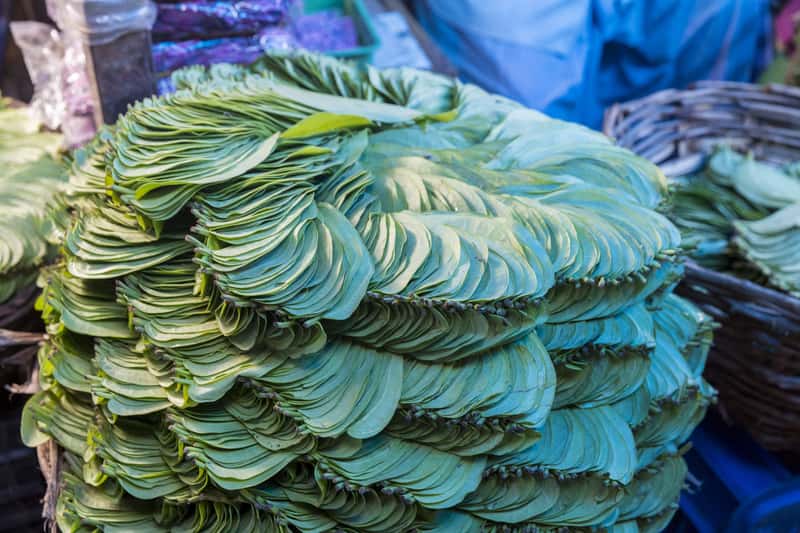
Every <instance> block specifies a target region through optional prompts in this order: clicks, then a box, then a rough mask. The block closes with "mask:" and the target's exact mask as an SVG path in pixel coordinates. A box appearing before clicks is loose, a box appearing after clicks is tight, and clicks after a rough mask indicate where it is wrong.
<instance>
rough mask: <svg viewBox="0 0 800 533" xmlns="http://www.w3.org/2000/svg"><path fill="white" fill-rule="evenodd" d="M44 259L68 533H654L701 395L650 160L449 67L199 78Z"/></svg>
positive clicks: (136, 124)
mask: <svg viewBox="0 0 800 533" xmlns="http://www.w3.org/2000/svg"><path fill="white" fill-rule="evenodd" d="M174 82H175V84H176V86H177V87H178V91H177V92H176V93H174V94H172V95H169V96H164V97H160V98H158V99H152V100H147V101H144V102H142V103H140V104H137V105H135V106H134V107H132V108H131V109H130V111H129V112H128V113H127V114H126V115H125V116H124V117H123V118H122V119H121V120H120V121H119V122H118V124H117V125H116V127H115V129H114V131H113V132H112V134H110V135H105V136H101V137H99V138H98V139H96V141H95V142H94V143H93V144H92V145H91V146H89V147H88V148H87V149H85V150H84V151H83V152H81V153H79V154H77V155H76V157H75V162H74V166H73V168H72V172H71V176H70V183H71V186H70V194H69V196H68V198H67V200H66V203H67V204H68V205H69V206H70V209H71V213H72V220H71V222H70V223H69V224H68V227H67V229H66V231H65V235H64V244H63V250H64V255H63V258H62V261H61V262H60V263H59V264H58V265H56V266H55V267H53V268H50V269H47V270H46V271H44V272H43V274H42V277H41V284H42V286H43V289H44V292H43V295H42V298H41V300H40V307H41V309H42V312H43V317H44V319H45V321H46V322H47V323H48V332H49V339H48V342H47V343H46V344H45V346H43V348H42V350H41V352H40V354H39V360H40V366H41V373H40V375H41V380H42V387H43V389H44V390H43V391H42V392H41V393H39V394H37V395H36V396H35V397H33V398H32V399H31V400H30V402H29V403H28V405H27V407H26V411H25V416H24V420H23V424H22V433H23V436H24V438H25V440H26V442H27V443H28V444H30V445H32V446H33V445H37V444H41V443H43V442H45V441H47V440H48V439H55V441H56V442H57V443H58V444H59V445H60V446H61V447H63V449H64V450H65V473H64V478H63V484H62V487H63V488H62V491H61V494H60V498H59V504H58V523H59V524H60V526H61V527H62V529H64V530H69V531H93V530H101V531H130V530H135V531H329V530H343V531H411V530H418V531H441V532H450V531H452V532H469V531H476V532H477V531H482V530H489V531H495V530H496V531H507V530H511V529H514V530H520V531H533V530H536V529H537V528H540V529H545V530H549V529H558V528H563V527H567V528H570V529H571V530H581V529H587V530H590V529H592V528H596V527H609V528H612V527H613V528H614V531H626V532H627V531H631V532H634V531H640V530H641V531H657V530H660V529H661V528H663V527H664V526H665V524H666V523H667V522H668V521H669V519H670V517H671V516H672V514H673V513H674V508H675V505H676V501H677V498H678V494H679V492H680V490H681V488H682V486H683V483H684V476H685V474H686V467H685V464H684V462H683V460H682V459H681V457H680V455H681V446H682V444H683V442H684V441H685V439H686V438H687V437H688V435H689V433H690V432H691V430H692V428H693V427H694V426H695V425H696V424H697V423H698V422H699V420H700V419H701V418H702V416H703V413H704V411H705V408H706V406H707V404H708V403H709V401H710V400H711V399H712V396H713V391H712V390H711V389H710V388H709V387H708V385H707V384H706V383H705V382H704V381H703V379H702V376H701V373H702V370H703V366H704V364H705V354H706V352H707V350H708V344H709V343H710V336H711V329H710V323H709V321H708V320H707V318H706V317H705V316H704V315H703V314H702V313H701V312H699V311H698V310H697V309H696V308H694V307H693V306H692V305H691V304H689V303H688V302H685V301H683V300H681V299H680V298H678V297H677V296H674V295H673V294H672V293H671V292H672V287H673V285H674V284H675V282H676V281H677V280H678V278H679V277H680V273H681V266H680V263H679V261H678V255H677V251H678V247H679V238H680V236H679V234H678V231H677V229H676V228H675V227H674V226H673V225H672V224H671V223H670V222H669V221H668V220H667V219H666V218H665V217H663V216H662V215H660V214H659V213H658V212H657V211H656V207H658V206H659V204H660V203H661V201H662V197H663V195H664V193H665V191H666V181H665V178H664V177H663V175H662V174H661V173H660V172H659V170H658V169H657V168H656V167H655V166H653V165H651V164H649V163H648V162H646V161H644V160H642V159H640V158H638V157H636V156H635V155H633V154H631V153H630V152H627V151H625V150H623V149H619V148H616V147H614V146H613V145H612V144H611V143H610V142H609V141H608V140H607V139H606V138H605V137H603V136H601V135H599V134H597V133H594V132H592V131H590V130H588V129H585V128H583V127H581V126H577V125H574V124H568V123H564V122H560V121H555V120H551V119H549V118H547V117H545V116H543V115H541V114H539V113H536V112H533V111H530V110H528V109H525V108H523V107H521V106H519V105H518V104H515V103H513V102H511V101H509V100H506V99H503V98H501V97H497V96H494V95H490V94H487V93H485V92H483V91H482V90H480V89H478V88H476V87H474V86H471V85H462V84H460V83H458V82H456V81H454V80H450V79H445V78H441V77H438V76H435V75H432V74H429V73H423V72H417V71H411V70H392V71H378V70H374V69H372V68H366V69H363V70H360V69H358V68H357V67H354V66H350V65H346V64H342V63H338V62H336V61H334V60H331V59H327V58H322V57H316V56H309V55H304V54H300V55H295V56H291V57H273V58H270V59H268V60H266V62H265V63H262V64H258V65H255V66H252V67H249V68H246V69H245V68H241V67H231V66H219V67H213V68H211V69H210V70H206V69H201V68H192V69H189V70H186V71H181V72H179V73H178V74H176V76H175V79H174Z"/></svg>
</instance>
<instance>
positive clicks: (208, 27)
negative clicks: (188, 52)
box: [153, 0, 292, 41]
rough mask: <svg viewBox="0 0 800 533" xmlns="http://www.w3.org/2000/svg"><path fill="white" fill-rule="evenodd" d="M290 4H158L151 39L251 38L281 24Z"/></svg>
mask: <svg viewBox="0 0 800 533" xmlns="http://www.w3.org/2000/svg"><path fill="white" fill-rule="evenodd" d="M291 4H292V0H246V1H233V2H230V1H228V2H218V1H210V0H195V1H187V2H178V3H174V4H159V6H158V16H157V18H156V22H155V24H154V25H153V38H154V39H156V40H170V41H175V40H182V39H190V38H195V37H199V38H204V39H208V38H214V37H230V36H241V35H252V34H254V33H257V32H259V31H260V30H262V29H264V28H265V27H268V26H276V25H282V24H285V23H286V22H287V20H288V18H289V8H290V6H291Z"/></svg>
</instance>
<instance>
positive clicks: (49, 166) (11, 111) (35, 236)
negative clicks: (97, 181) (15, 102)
mask: <svg viewBox="0 0 800 533" xmlns="http://www.w3.org/2000/svg"><path fill="white" fill-rule="evenodd" d="M60 145H61V136H60V135H58V134H56V133H48V132H40V131H39V125H38V123H37V122H36V121H35V120H34V119H33V118H32V117H31V115H30V113H29V110H28V108H26V107H10V106H9V102H8V101H0V233H2V235H3V238H2V239H0V305H2V304H4V303H6V302H8V300H9V299H11V298H12V297H13V296H14V295H15V293H17V291H18V290H20V289H26V288H28V287H31V286H35V281H36V275H37V270H38V267H39V266H40V265H41V264H43V263H44V262H45V260H46V259H47V258H48V256H53V255H54V249H53V247H52V246H48V243H47V236H48V233H49V224H50V223H49V220H48V217H47V213H48V205H49V203H50V202H51V200H52V199H53V197H55V196H56V195H57V193H58V192H59V189H60V187H61V185H62V183H63V182H64V181H65V180H66V174H65V173H64V169H63V167H62V165H61V163H60V161H58V160H57V159H56V158H55V157H56V156H57V152H58V150H59V147H60Z"/></svg>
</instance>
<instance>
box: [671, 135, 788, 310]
mask: <svg viewBox="0 0 800 533" xmlns="http://www.w3.org/2000/svg"><path fill="white" fill-rule="evenodd" d="M674 189H675V194H674V196H673V200H674V207H673V210H672V214H671V218H672V220H673V221H674V222H675V224H676V225H677V226H678V228H679V229H680V230H681V234H682V236H683V245H684V247H685V248H686V249H688V251H689V253H690V255H691V256H692V258H693V259H695V260H696V261H697V262H698V263H700V264H702V265H703V266H706V267H708V268H713V269H715V270H720V271H723V272H730V273H733V274H735V275H737V276H739V277H743V278H746V279H751V280H754V281H757V282H759V283H762V284H764V285H768V286H771V287H775V288H778V289H780V290H783V291H785V292H788V293H791V294H793V295H795V296H800V268H798V267H797V265H798V259H799V258H800V207H798V204H800V168H799V167H798V164H797V163H793V164H791V165H787V166H785V167H783V168H779V167H777V166H775V165H772V164H769V163H763V162H759V161H756V160H755V159H754V158H753V156H752V155H742V154H739V153H737V152H735V151H733V150H732V149H730V148H727V147H722V148H720V149H718V150H717V151H716V152H715V153H714V154H713V155H712V156H711V157H710V158H709V160H708V163H707V165H706V168H705V169H704V170H703V172H701V173H700V174H696V175H689V176H684V177H681V178H678V179H677V180H676V181H675V183H674Z"/></svg>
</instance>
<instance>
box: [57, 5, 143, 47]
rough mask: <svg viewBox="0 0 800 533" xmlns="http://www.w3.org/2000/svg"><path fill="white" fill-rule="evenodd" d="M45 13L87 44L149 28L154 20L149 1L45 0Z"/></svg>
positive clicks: (107, 40) (108, 41) (106, 41)
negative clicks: (71, 30)
mask: <svg viewBox="0 0 800 533" xmlns="http://www.w3.org/2000/svg"><path fill="white" fill-rule="evenodd" d="M48 12H50V16H51V18H53V20H54V21H55V22H56V24H58V27H59V28H62V29H66V28H70V29H74V30H76V31H77V32H79V33H80V34H81V35H82V36H83V37H84V38H85V39H86V40H87V42H88V43H89V44H107V43H110V42H112V41H114V40H115V39H117V38H118V37H121V36H122V35H124V34H126V33H130V32H132V31H139V30H149V29H150V28H152V26H153V22H154V21H155V19H156V7H155V5H154V4H153V2H151V1H150V0H56V1H53V0H48Z"/></svg>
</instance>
